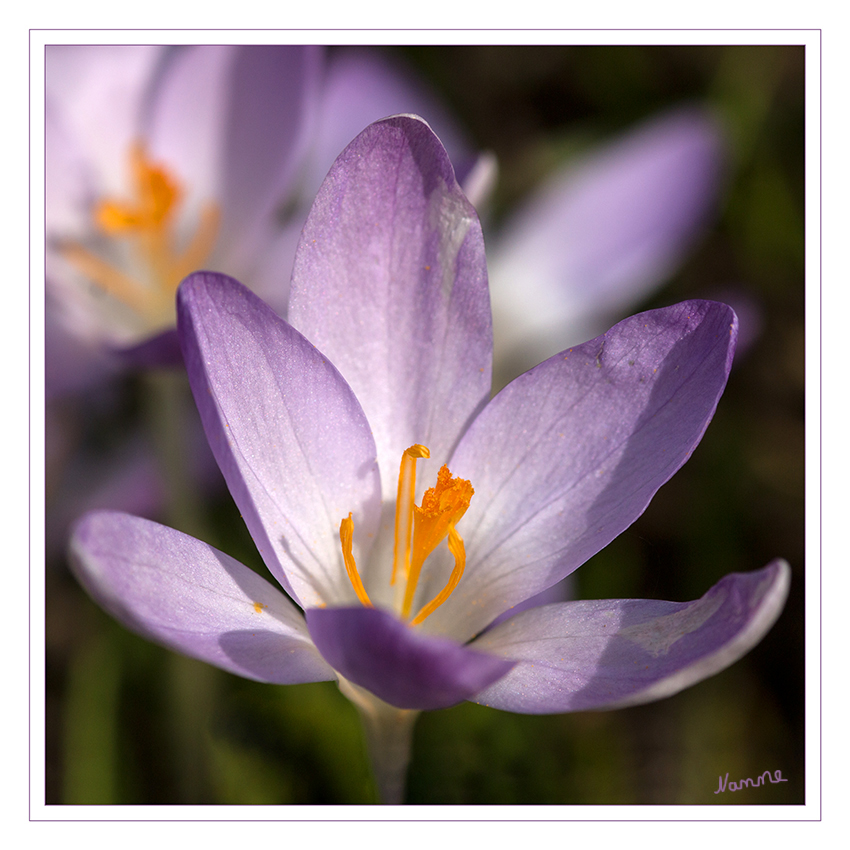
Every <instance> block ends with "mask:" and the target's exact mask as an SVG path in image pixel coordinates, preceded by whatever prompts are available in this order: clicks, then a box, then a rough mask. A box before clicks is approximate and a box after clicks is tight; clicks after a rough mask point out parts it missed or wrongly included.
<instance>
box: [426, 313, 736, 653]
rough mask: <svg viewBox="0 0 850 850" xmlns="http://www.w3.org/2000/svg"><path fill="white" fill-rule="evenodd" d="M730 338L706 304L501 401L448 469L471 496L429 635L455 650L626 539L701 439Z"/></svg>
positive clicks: (566, 361)
mask: <svg viewBox="0 0 850 850" xmlns="http://www.w3.org/2000/svg"><path fill="white" fill-rule="evenodd" d="M736 328H737V322H736V319H735V314H734V313H733V312H732V310H731V309H730V308H729V307H727V306H726V305H724V304H718V303H716V302H711V301H691V302H684V303H682V304H677V305H675V306H674V307H668V308H665V309H662V310H651V311H649V312H647V313H641V314H639V315H637V316H632V317H631V318H629V319H626V320H625V321H623V322H620V323H619V324H618V325H615V326H614V327H613V328H612V329H611V330H610V331H609V332H608V333H607V334H605V335H603V336H601V337H598V338H597V339H595V340H591V341H590V342H587V343H585V344H584V345H580V346H576V347H575V348H571V349H569V350H568V351H565V352H562V353H561V354H558V355H556V356H555V357H553V358H551V359H550V360H547V361H546V362H545V363H541V364H540V365H539V366H537V367H536V368H535V369H532V370H531V371H530V372H526V373H525V374H524V375H522V376H520V377H519V378H517V379H516V380H515V381H514V382H513V383H511V384H509V385H508V386H507V387H506V388H505V389H504V390H502V392H501V393H499V395H497V396H496V397H495V398H494V399H493V401H492V402H491V403H490V404H489V405H488V406H487V408H486V409H485V410H484V412H483V413H482V414H481V415H480V416H479V417H478V419H477V420H476V421H475V422H474V423H473V425H472V427H471V428H470V430H469V431H468V432H467V433H466V434H465V435H464V437H463V439H462V441H461V443H460V445H459V446H458V449H457V451H456V452H455V454H454V456H453V458H452V460H451V462H450V467H451V470H452V472H453V473H454V474H455V475H458V476H460V477H462V478H468V479H469V480H470V481H471V482H472V486H473V487H474V488H475V495H474V496H473V498H472V504H471V506H470V508H469V510H468V512H467V513H466V515H465V516H464V518H463V519H462V520H461V522H460V523H459V525H458V531H459V532H460V534H461V535H462V537H463V538H464V541H465V543H466V558H467V567H466V573H465V574H464V577H463V580H462V581H461V582H460V584H459V585H458V587H457V589H456V590H455V592H454V593H453V595H452V596H451V598H450V599H449V600H448V601H447V602H446V603H445V604H444V605H443V606H442V607H441V608H439V609H438V610H437V611H435V612H434V614H433V615H432V616H431V617H430V618H429V623H428V626H429V630H434V631H435V632H436V633H446V634H450V635H451V636H452V637H455V638H459V639H468V638H469V637H471V636H472V635H473V634H475V633H476V632H477V631H478V630H480V629H481V628H483V627H484V626H485V625H487V624H488V623H489V622H490V621H491V620H492V619H493V618H494V617H495V616H497V615H498V614H500V613H502V612H503V611H505V610H507V609H508V608H510V607H511V606H513V605H515V604H516V603H518V602H521V601H522V600H523V599H527V598H528V597H529V596H532V595H534V594H536V593H539V592H540V591H541V590H543V589H544V588H546V587H549V586H551V585H552V584H554V583H555V582H556V581H559V580H560V579H561V578H563V577H564V576H566V575H568V574H569V573H570V572H572V571H573V570H574V569H575V568H576V567H578V566H579V565H581V564H583V563H584V562H585V561H586V560H587V559H588V558H589V557H590V556H591V555H593V554H595V553H596V552H598V551H599V550H600V549H602V548H603V547H604V546H606V545H607V544H608V543H610V541H611V540H613V539H614V538H615V537H616V536H617V535H618V534H620V533H621V532H622V531H624V530H625V529H626V528H628V526H629V525H631V524H632V523H633V522H634V521H635V520H636V519H637V518H638V517H639V516H640V515H641V514H642V513H643V511H644V510H645V509H646V506H647V505H648V504H649V501H650V499H651V498H652V496H653V495H654V494H655V492H656V491H657V490H658V488H659V487H660V486H661V485H662V484H663V483H664V482H665V481H667V480H668V479H669V478H670V477H671V476H672V475H673V473H674V472H676V470H677V469H679V467H681V465H682V464H683V463H684V462H685V461H686V460H687V459H688V457H689V456H690V454H691V452H692V451H693V450H694V448H695V447H696V445H697V444H698V443H699V441H700V439H701V438H702V435H703V432H704V431H705V429H706V427H707V425H708V423H709V421H710V420H711V417H712V416H713V414H714V410H715V407H716V405H717V402H718V399H719V398H720V395H721V393H722V392H723V388H724V386H725V384H726V378H727V376H728V374H729V369H730V366H731V363H732V355H733V351H734V346H735V336H736ZM461 626H462V627H463V631H462V632H459V631H458V628H459V627H461Z"/></svg>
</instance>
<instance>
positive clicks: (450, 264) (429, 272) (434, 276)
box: [71, 116, 788, 801]
mask: <svg viewBox="0 0 850 850" xmlns="http://www.w3.org/2000/svg"><path fill="white" fill-rule="evenodd" d="M178 315H179V320H178V321H179V332H180V336H181V344H182V347H183V353H184V357H185V360H186V364H187V369H188V373H189V376H190V382H191V384H192V388H193V392H194V395H195V399H196V402H197V404H198V408H199V411H200V413H201V418H202V420H203V422H204V427H205V430H206V433H207V437H208V439H209V441H210V445H211V447H212V449H213V452H214V454H215V456H216V459H217V461H218V463H219V466H220V468H221V470H222V472H223V474H224V477H225V479H226V480H227V483H228V486H229V488H230V491H231V493H232V495H233V497H234V500H235V501H236V503H237V505H238V507H239V509H240V512H241V513H242V515H243V517H244V519H245V522H246V524H247V526H248V529H249V530H250V532H251V535H252V537H253V538H254V541H255V542H256V544H257V547H258V548H259V550H260V553H261V554H262V556H263V559H264V561H265V563H266V565H267V567H268V569H269V571H270V572H271V573H272V575H273V576H274V577H275V579H276V580H277V581H278V583H279V584H280V585H281V586H282V587H283V589H284V590H285V591H286V594H287V595H284V594H282V593H281V592H280V591H278V590H276V589H275V588H274V587H273V586H272V585H271V584H270V583H269V582H267V581H265V580H264V579H262V578H261V577H259V576H258V575H256V574H255V573H254V572H253V571H251V570H250V569H248V568H247V567H244V566H242V565H241V564H239V563H238V562H236V561H235V560H234V559H232V558H230V557H229V556H227V555H224V554H223V553H221V552H218V551H217V550H215V549H213V548H212V547H210V546H208V545H207V544H204V543H202V542H200V541H198V540H196V539H194V538H191V537H189V536H187V535H184V534H182V533H180V532H178V531H174V530H172V529H168V528H166V527H164V526H161V525H158V524H155V523H152V522H149V521H147V520H142V519H139V518H135V517H132V516H129V515H126V514H122V513H114V512H95V513H91V514H88V515H87V516H85V517H84V518H83V519H82V520H81V521H80V523H79V524H78V526H77V528H76V531H75V534H74V537H73V539H72V543H71V553H72V558H73V562H74V566H75V570H76V572H77V575H78V576H79V578H80V580H81V581H82V582H83V584H84V585H85V586H86V587H87V588H88V589H89V591H90V592H91V594H92V595H93V596H94V597H95V598H96V599H97V600H98V601H100V602H101V604H102V605H104V607H106V608H107V610H109V611H110V612H111V613H112V614H114V615H115V616H116V617H118V618H119V619H120V620H121V621H122V622H124V623H125V624H126V625H128V626H129V627H131V628H133V629H135V630H136V631H138V632H140V633H142V634H144V635H146V636H148V637H151V638H153V639H155V640H158V641H159V642H162V643H164V644H165V645H167V646H170V647H172V648H174V649H177V650H179V651H181V652H185V653H187V654H189V655H192V656H194V657H197V658H201V659H203V660H205V661H209V662H211V663H213V664H216V665H218V666H220V667H223V668H224V669H226V670H229V671H231V672H234V673H237V674H239V675H242V676H247V677H249V678H254V679H259V680H261V681H266V682H276V683H294V682H308V681H319V680H323V679H333V678H336V679H337V680H338V681H339V683H340V687H341V689H342V690H343V692H344V693H345V694H346V696H348V697H349V698H350V699H352V701H353V702H354V703H355V704H356V705H357V706H358V708H359V709H360V710H361V713H362V714H363V717H364V721H365V724H366V728H367V732H368V733H369V737H370V744H371V747H372V754H373V759H374V762H375V767H376V773H377V775H378V779H379V783H380V785H381V787H382V790H383V792H384V797H385V799H386V800H388V801H393V800H396V801H398V800H400V797H401V781H402V780H401V777H402V776H403V772H404V769H405V766H406V760H407V753H408V749H409V744H410V730H411V726H412V722H413V720H414V719H415V717H416V713H417V712H418V711H420V710H425V709H434V708H440V707H445V706H449V705H453V704H455V703H457V702H459V701H461V700H464V699H471V700H477V701H480V702H483V703H485V704H491V705H494V706H498V707H501V708H506V709H509V710H513V711H521V712H532V713H533V712H553V711H556V712H558V711H569V710H575V709H585V708H612V707H617V706H619V705H628V704H635V703H639V702H644V701H647V700H652V699H657V698H659V697H661V696H667V695H669V694H671V693H675V692H676V691H678V690H680V689H681V688H683V687H685V686H687V685H689V684H692V683H693V682H695V681H698V680H700V679H702V678H704V677H706V676H709V675H711V674H713V673H715V672H717V671H718V670H719V669H722V668H723V667H725V666H728V664H731V663H732V662H733V661H735V660H736V659H737V658H739V657H740V656H741V655H742V654H743V653H744V652H746V651H747V650H748V649H749V648H750V647H752V646H753V645H754V644H755V643H756V642H757V641H758V640H759V639H760V638H761V637H762V636H763V635H764V634H765V632H766V631H767V629H768V628H769V627H770V626H771V625H772V623H773V622H774V620H775V619H776V617H777V616H778V614H779V612H780V611H781V608H782V605H783V604H784V600H785V596H786V594H787V587H788V567H787V565H786V564H785V563H784V562H782V561H775V562H773V563H771V564H769V565H768V566H767V567H765V568H764V569H763V570H761V571H759V572H756V573H750V574H732V575H729V576H727V577H726V578H725V579H723V580H722V581H721V582H720V583H719V584H718V585H716V586H715V587H714V588H712V589H711V590H710V591H709V592H708V593H707V594H706V595H705V596H703V597H702V598H701V599H699V600H697V601H695V602H691V603H664V602H657V601H653V600H646V601H640V600H630V601H622V600H609V601H602V602H595V603H581V602H579V603H563V604H556V605H552V606H545V607H543V608H537V609H530V610H527V611H524V612H522V613H521V614H519V615H517V616H515V617H510V618H508V619H507V620H505V621H503V622H502V623H500V624H499V625H498V626H496V627H494V628H493V629H488V628H487V627H488V626H489V625H490V624H491V623H492V622H493V621H494V620H495V619H496V618H497V617H498V616H499V615H501V614H503V613H504V612H505V611H507V610H508V609H510V608H511V607H512V606H513V605H516V604H517V603H520V602H522V601H524V600H525V599H527V598H529V597H530V596H533V595H535V594H537V593H539V592H541V591H543V590H545V589H546V588H547V587H549V586H551V585H552V584H554V583H555V582H557V581H559V580H560V579H562V578H563V577H564V576H566V575H567V574H569V573H570V572H571V571H573V570H574V569H576V568H577V567H578V566H579V565H580V564H581V563H583V561H585V560H586V559H587V558H588V557H590V555H592V554H593V553H594V552H596V551H598V550H599V549H600V548H602V547H603V546H605V545H606V544H607V543H608V542H610V541H611V540H612V539H613V538H614V537H615V536H616V535H618V534H619V533H620V532H621V531H623V530H624V529H625V528H626V527H627V526H628V525H629V524H631V523H632V522H633V521H634V520H635V519H636V518H637V516H639V515H640V513H642V512H643V510H644V509H645V507H646V505H647V504H648V502H649V500H650V499H651V497H652V496H653V494H654V493H655V491H656V490H657V489H658V488H659V487H660V486H661V485H662V484H663V483H664V482H665V481H666V480H668V479H669V477H670V476H671V475H672V474H673V473H674V472H675V471H676V470H677V469H678V468H679V467H680V466H681V465H682V464H683V463H684V462H685V460H686V459H687V458H688V457H689V456H690V454H691V452H692V451H693V449H694V448H695V446H696V444H697V443H698V442H699V440H700V438H701V437H702V434H703V432H704V430H705V428H706V426H707V424H708V422H709V420H710V419H711V417H712V415H713V413H714V410H715V407H716V404H717V401H718V398H719V396H720V394H721V393H722V391H723V388H724V385H725V383H726V378H727V375H728V372H729V368H730V364H731V358H732V353H733V350H734V344H735V335H736V321H735V316H734V313H733V312H732V311H731V309H729V308H728V307H726V306H725V305H722V304H717V303H714V302H688V303H683V304H679V305H676V306H674V307H670V308H666V309H663V310H657V311H651V312H649V313H644V314H640V315H638V316H635V317H632V318H631V319H627V320H626V321H624V322H621V323H620V324H619V325H617V326H615V327H614V328H612V329H611V330H610V331H609V332H608V333H607V334H605V335H603V336H601V337H598V338H596V339H594V340H592V341H590V342H588V343H585V344H583V345H579V346H575V347H574V348H572V349H568V350H566V351H564V352H561V353H560V354H559V355H556V356H555V357H553V358H551V359H549V360H547V361H545V362H544V363H542V364H540V365H539V366H538V367H536V368H535V369H533V370H531V371H530V372H528V373H526V374H525V375H523V376H521V377H520V378H519V379H517V380H516V381H514V382H513V383H512V384H510V385H509V386H508V387H507V388H506V389H505V390H503V391H502V392H501V393H499V394H498V395H497V396H496V397H495V398H494V399H493V400H492V401H490V400H489V386H490V360H491V352H492V343H491V327H490V316H489V301H488V293H487V277H486V269H485V262H484V252H483V239H482V235H481V230H480V227H479V225H478V221H477V217H476V215H475V212H474V210H473V208H472V207H471V206H470V204H469V203H468V202H467V200H466V198H465V197H464V195H463V193H462V192H461V190H460V188H459V187H458V185H457V183H456V181H455V178H454V173H453V170H452V167H451V164H450V161H449V159H448V156H447V154H446V152H445V149H444V148H443V147H442V145H441V144H440V143H439V141H438V139H437V138H436V136H434V134H433V133H432V131H431V130H430V128H429V127H428V125H427V124H425V123H424V122H423V121H421V120H420V119H418V118H416V117H413V116H397V117H394V118H391V119H387V120H385V121H381V122H378V123H376V124H374V125H372V126H370V127H369V128H367V130H366V131H364V132H363V133H362V134H361V135H360V136H358V137H357V139H355V141H354V142H352V144H351V145H350V146H349V147H348V148H347V149H346V150H345V151H344V152H343V154H342V155H341V156H340V157H339V159H338V160H337V162H336V163H335V165H334V167H333V168H332V170H331V172H330V173H329V175H328V177H327V179H326V181H325V182H324V184H323V186H322V189H321V190H320V192H319V195H318V196H317V198H316V202H315V204H314V207H313V210H312V212H311V215H310V218H309V219H308V222H307V224H306V226H305V229H304V233H303V237H302V242H301V244H300V247H299V251H298V254H297V257H296V264H295V270H294V273H293V289H292V301H291V305H290V321H291V324H289V323H287V322H286V321H284V320H283V319H281V318H280V317H278V316H277V315H276V314H275V313H274V311H272V310H271V309H270V308H269V307H268V306H267V305H265V304H264V303H263V302H262V301H261V300H260V299H258V298H257V297H256V296H255V295H253V294H252V293H251V292H250V291H249V290H247V289H246V288H244V287H242V286H241V285H240V284H238V283H237V282H235V281H234V280H232V279H230V278H227V277H225V276H223V275H217V274H212V273H197V274H194V275H192V276H191V277H190V278H189V279H188V280H187V281H185V282H184V283H183V285H182V286H181V289H180V294H179V305H178ZM417 466H418V467H419V469H417Z"/></svg>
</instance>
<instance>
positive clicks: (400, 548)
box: [339, 444, 475, 626]
mask: <svg viewBox="0 0 850 850" xmlns="http://www.w3.org/2000/svg"><path fill="white" fill-rule="evenodd" d="M430 456H431V453H430V452H429V451H428V449H427V448H426V447H425V446H420V445H418V444H417V445H413V446H411V447H410V448H409V449H405V451H404V453H403V454H402V456H401V468H400V469H399V474H398V498H397V499H396V509H395V546H394V548H393V569H392V574H391V576H390V584H391V585H392V586H393V587H395V606H394V607H395V608H396V610H398V611H400V612H401V616H402V617H403V618H404V619H409V618H410V613H411V610H412V608H413V597H414V595H415V593H416V586H417V584H418V582H419V576H420V574H421V572H422V566H423V564H424V563H425V560H426V559H427V558H428V556H429V555H430V554H431V553H432V552H433V551H434V550H435V549H436V548H437V546H439V545H440V543H442V541H443V540H445V538H446V537H448V547H449V552H451V554H452V556H453V557H454V562H455V564H454V568H453V569H452V572H451V575H450V576H449V580H448V583H447V584H446V586H445V587H444V588H443V589H442V590H441V591H440V592H439V593H438V594H437V595H436V596H435V597H434V598H433V599H432V600H431V601H430V602H429V603H428V604H427V605H425V606H424V607H422V608H421V609H420V611H419V612H418V613H417V614H416V616H415V617H413V618H412V619H410V625H411V626H416V625H418V624H419V623H421V622H422V621H423V620H424V619H425V618H426V617H428V616H429V615H430V614H432V613H433V612H434V611H435V610H436V609H437V608H439V607H440V605H442V604H443V603H444V602H445V601H446V600H447V599H448V598H449V596H450V595H451V593H452V591H453V590H454V589H455V588H456V587H457V584H458V582H459V581H460V579H461V576H462V575H463V570H464V567H465V565H466V550H465V549H464V545H463V539H462V538H461V536H460V535H459V534H458V533H457V530H456V529H455V525H456V524H457V523H458V522H459V520H460V518H461V517H462V516H463V515H464V514H465V513H466V509H467V508H468V507H469V502H470V500H471V499H472V495H473V493H474V492H475V491H474V490H473V489H472V485H471V484H470V483H469V481H465V480H464V479H463V478H455V477H454V476H453V475H452V474H451V472H449V468H448V467H447V466H445V465H444V466H443V467H442V468H441V469H440V471H439V472H438V473H437V483H436V485H435V486H434V487H431V488H429V489H428V490H426V491H425V493H424V495H423V496H422V504H421V505H416V504H414V498H415V491H416V461H417V460H419V459H420V458H427V457H430ZM353 534H354V522H353V521H352V519H351V514H349V515H348V516H347V517H346V518H344V519H343V520H342V522H341V523H340V526H339V539H340V543H341V544H342V557H343V560H344V561H345V569H346V571H347V572H348V577H349V579H350V580H351V584H352V585H353V586H354V591H355V593H356V594H357V598H358V599H359V600H360V601H361V602H362V603H363V604H364V605H366V606H367V607H369V608H372V607H374V606H373V605H372V601H371V600H370V599H369V596H368V594H367V593H366V589H365V588H364V587H363V582H362V581H361V579H360V574H359V573H358V572H357V564H356V563H355V562H354V556H353V554H352V552H351V546H352V537H353Z"/></svg>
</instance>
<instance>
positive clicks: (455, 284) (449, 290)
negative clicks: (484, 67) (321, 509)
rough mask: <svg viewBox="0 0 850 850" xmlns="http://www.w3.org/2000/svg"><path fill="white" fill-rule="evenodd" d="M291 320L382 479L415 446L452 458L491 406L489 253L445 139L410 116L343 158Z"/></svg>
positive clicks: (310, 228)
mask: <svg viewBox="0 0 850 850" xmlns="http://www.w3.org/2000/svg"><path fill="white" fill-rule="evenodd" d="M289 319H290V321H291V322H292V324H293V325H294V326H295V327H297V328H298V329H299V330H300V331H301V332H302V333H303V334H304V335H305V336H306V337H307V338H308V339H310V341H311V342H313V343H314V344H315V345H316V346H318V348H320V349H321V350H322V351H323V352H324V353H325V354H326V355H327V356H328V357H330V358H331V360H332V361H333V362H334V364H335V365H336V366H337V368H338V369H339V370H340V372H341V373H342V375H343V376H344V377H345V379H346V381H348V383H349V384H350V385H351V387H352V389H353V390H354V392H355V394H356V395H357V398H358V399H359V401H360V403H361V404H362V405H363V409H364V411H365V412H366V416H367V418H368V419H369V424H370V425H371V426H372V429H373V431H374V434H375V442H376V444H377V446H378V459H379V464H380V468H381V475H382V477H383V478H384V480H387V481H392V480H395V478H396V477H397V475H398V464H399V458H400V457H401V454H402V452H403V451H404V450H405V449H406V448H407V447H408V446H410V445H412V444H413V443H422V444H424V445H426V446H428V447H429V448H430V449H431V455H432V457H434V458H445V457H447V456H448V453H449V451H450V450H451V448H452V447H453V446H454V444H455V443H456V441H457V438H458V436H459V435H460V434H461V433H462V432H463V430H464V428H465V427H466V425H467V423H468V422H469V420H470V418H471V417H472V416H473V414H474V413H475V412H476V411H477V410H478V409H479V408H480V406H481V405H482V404H483V403H484V402H485V400H486V398H487V397H488V395H489V390H490V361H491V339H492V336H491V323H490V306H489V296H488V292H487V272H486V267H485V262H484V244H483V239H482V235H481V228H480V225H479V223H478V218H477V216H476V214H475V210H474V209H473V208H472V206H471V205H470V204H469V202H468V201H467V200H466V198H465V197H464V195H463V193H462V192H461V190H460V188H459V187H458V185H457V183H456V181H455V178H454V172H453V170H452V166H451V163H450V162H449V159H448V156H447V155H446V152H445V149H444V148H443V146H442V145H441V144H440V141H439V139H437V137H436V136H435V135H434V134H433V133H432V131H431V129H430V128H429V127H428V125H427V124H426V123H425V122H424V121H422V120H421V119H420V118H416V117H415V116H403V115H402V116H395V117H393V118H388V119H386V120H384V121H379V122H377V123H375V124H372V125H371V126H370V127H368V128H367V129H366V130H364V131H363V132H362V133H361V134H360V135H359V136H358V137H357V138H356V139H355V140H354V141H353V142H352V143H351V144H350V145H349V146H348V147H347V148H346V149H345V151H344V152H343V153H342V154H341V155H340V156H339V158H338V159H337V161H336V163H335V164H334V166H333V168H332V169H331V171H330V173H329V174H328V176H327V178H326V180H325V182H324V183H323V185H322V188H321V190H320V191H319V194H318V196H317V198H316V202H315V204H314V205H313V209H312V211H311V213H310V216H309V218H308V220H307V223H306V225H305V226H304V231H303V234H302V239H301V244H300V245H299V247H298V252H297V254H296V257H295V269H294V271H293V277H292V294H291V301H290V308H289Z"/></svg>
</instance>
